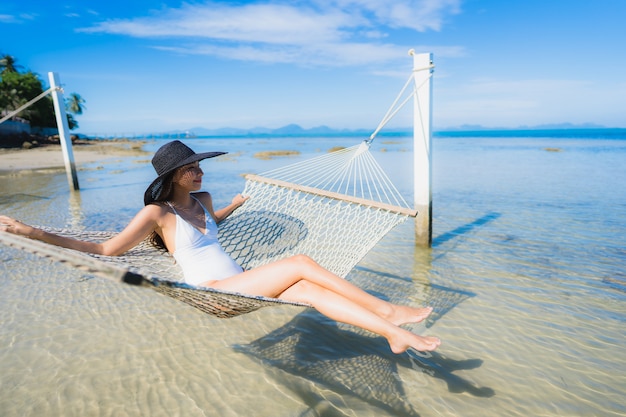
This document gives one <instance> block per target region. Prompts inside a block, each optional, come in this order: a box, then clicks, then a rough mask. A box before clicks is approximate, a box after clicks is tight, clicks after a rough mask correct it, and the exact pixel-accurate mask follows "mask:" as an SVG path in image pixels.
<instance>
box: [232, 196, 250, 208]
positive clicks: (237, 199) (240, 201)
mask: <svg viewBox="0 0 626 417" xmlns="http://www.w3.org/2000/svg"><path fill="white" fill-rule="evenodd" d="M249 198H250V197H244V196H243V195H241V194H237V195H236V196H234V197H233V201H232V204H233V205H234V206H235V208H237V207H241V206H243V203H245V202H246V200H248V199H249Z"/></svg>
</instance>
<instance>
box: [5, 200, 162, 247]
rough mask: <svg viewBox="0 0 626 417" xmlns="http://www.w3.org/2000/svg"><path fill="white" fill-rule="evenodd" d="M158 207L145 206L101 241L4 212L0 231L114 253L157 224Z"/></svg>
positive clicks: (132, 243)
mask: <svg viewBox="0 0 626 417" xmlns="http://www.w3.org/2000/svg"><path fill="white" fill-rule="evenodd" d="M161 210H162V208H161V207H159V206H156V205H153V204H151V205H148V206H146V207H144V208H143V209H142V210H141V211H140V212H139V213H137V215H136V216H135V217H134V218H133V220H132V221H131V222H130V223H129V224H128V226H126V228H125V229H124V230H123V231H122V232H120V233H118V234H117V235H115V236H114V237H112V238H111V239H109V240H106V241H104V242H89V241H84V240H79V239H74V238H71V237H66V236H59V235H57V234H55V233H50V232H47V231H45V230H42V229H39V228H37V227H33V226H30V225H28V224H25V223H22V222H20V221H18V220H16V219H14V218H12V217H8V216H3V215H0V232H8V233H13V234H15V235H20V236H25V237H28V238H31V239H36V240H40V241H42V242H46V243H50V244H52V245H56V246H60V247H63V248H68V249H74V250H78V251H81V252H88V253H95V254H99V255H109V256H115V255H121V254H123V253H124V252H126V251H128V250H129V249H131V248H133V247H134V246H136V245H137V244H139V243H140V242H141V241H142V240H143V239H145V238H146V237H147V236H148V235H149V234H150V233H152V231H154V230H155V229H156V228H157V227H159V223H160V218H161Z"/></svg>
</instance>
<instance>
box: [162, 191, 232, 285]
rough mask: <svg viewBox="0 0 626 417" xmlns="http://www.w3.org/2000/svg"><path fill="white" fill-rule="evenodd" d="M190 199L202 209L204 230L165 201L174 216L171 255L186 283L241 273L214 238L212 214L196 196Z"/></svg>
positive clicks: (191, 283) (219, 278) (192, 283)
mask: <svg viewBox="0 0 626 417" xmlns="http://www.w3.org/2000/svg"><path fill="white" fill-rule="evenodd" d="M192 197H193V196H192ZM193 198H194V199H195V200H196V201H197V202H198V203H199V204H200V206H201V207H202V210H203V211H204V218H205V233H202V232H201V231H200V230H198V229H197V228H196V227H195V226H193V225H192V224H191V223H189V222H187V221H186V220H185V219H183V218H182V217H181V216H180V215H179V214H178V212H177V211H176V210H175V209H174V207H173V206H172V205H171V204H169V203H168V204H169V205H170V207H171V208H172V210H173V211H174V214H175V215H176V236H175V245H176V250H175V251H174V253H173V254H172V255H173V256H174V259H176V262H177V263H178V264H179V265H180V267H181V268H182V270H183V275H184V276H185V282H186V283H187V284H190V285H199V284H201V283H203V282H205V281H213V280H222V279H225V278H228V277H231V276H233V275H237V274H239V273H241V272H243V269H242V268H241V267H240V266H239V265H238V264H237V263H236V262H235V261H234V260H233V259H232V258H231V257H230V256H229V255H228V254H227V253H226V252H224V249H223V248H222V246H221V245H220V243H219V241H218V240H217V224H215V220H213V217H212V216H211V214H209V212H208V210H207V209H206V208H205V207H204V206H203V205H202V203H200V201H199V200H198V199H197V198H195V197H193Z"/></svg>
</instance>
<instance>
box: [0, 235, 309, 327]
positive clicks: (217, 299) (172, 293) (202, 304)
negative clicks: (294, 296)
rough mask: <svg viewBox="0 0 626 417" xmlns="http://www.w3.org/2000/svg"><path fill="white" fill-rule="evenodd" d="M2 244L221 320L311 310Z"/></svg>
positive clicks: (27, 245)
mask: <svg viewBox="0 0 626 417" xmlns="http://www.w3.org/2000/svg"><path fill="white" fill-rule="evenodd" d="M87 233H88V232H87ZM0 242H1V243H3V244H5V245H7V246H10V247H13V248H16V249H20V250H24V251H27V252H30V253H33V254H35V255H38V256H41V257H44V258H48V259H53V260H55V261H59V262H61V263H64V264H67V265H68V266H71V267H75V268H78V269H80V270H82V271H85V272H87V273H89V274H93V275H96V276H99V277H103V278H106V279H108V280H111V281H114V282H118V283H120V282H121V283H125V284H130V285H136V286H142V287H147V288H151V289H153V290H155V291H157V292H160V293H161V294H164V295H167V296H169V297H171V298H174V299H177V300H179V301H182V302H184V303H187V304H189V305H191V306H193V307H195V308H197V309H199V310H201V311H203V312H205V313H209V314H211V315H214V316H216V317H219V318H230V317H235V316H238V315H240V314H245V313H249V312H252V311H255V310H258V309H259V308H261V307H266V306H275V305H292V306H299V307H310V306H309V305H308V304H304V303H296V302H290V301H285V300H280V299H277V298H270V297H262V296H252V295H246V294H240V293H236V292H229V291H222V290H218V289H215V288H207V287H195V286H192V285H188V284H185V283H182V282H177V281H172V280H168V279H163V278H158V277H154V276H151V275H148V274H144V273H142V272H141V271H138V270H137V271H135V270H132V269H131V268H129V267H126V266H122V265H121V264H120V265H118V264H115V263H113V262H108V261H103V260H100V259H97V258H94V257H93V256H91V255H88V254H86V253H82V252H77V251H74V250H71V249H64V248H60V247H58V246H55V245H50V244H48V243H44V242H40V241H37V240H33V239H28V238H26V237H23V236H17V235H13V234H10V233H6V232H0ZM112 258H114V257H112Z"/></svg>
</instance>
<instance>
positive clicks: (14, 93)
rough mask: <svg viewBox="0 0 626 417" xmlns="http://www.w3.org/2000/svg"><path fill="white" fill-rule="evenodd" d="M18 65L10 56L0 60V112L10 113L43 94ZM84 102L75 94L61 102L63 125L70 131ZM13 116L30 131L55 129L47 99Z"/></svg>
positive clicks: (40, 85)
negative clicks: (64, 121)
mask: <svg viewBox="0 0 626 417" xmlns="http://www.w3.org/2000/svg"><path fill="white" fill-rule="evenodd" d="M19 68H21V66H20V65H17V64H16V59H15V58H13V57H12V56H10V55H3V56H2V57H1V58H0V111H2V112H3V113H5V114H6V113H10V112H11V111H14V110H16V109H17V108H19V107H20V106H22V105H24V104H26V103H27V102H28V101H29V100H32V99H33V98H35V97H37V96H38V95H39V94H41V93H43V92H44V91H45V90H44V86H43V83H42V81H41V80H40V79H39V76H38V75H37V74H35V73H34V72H32V71H27V72H25V73H21V72H20V71H19ZM84 103H85V100H84V99H83V98H82V97H81V96H80V95H79V94H76V93H72V94H70V96H69V98H67V99H66V100H65V106H66V109H67V111H68V114H67V121H68V125H69V128H70V129H75V128H77V127H78V123H77V122H76V120H75V119H74V117H73V115H80V114H82V113H83V109H84ZM17 116H19V117H21V118H23V119H25V120H28V121H29V122H30V124H31V126H34V127H56V118H55V115H54V106H53V104H52V97H51V96H50V95H47V96H45V97H43V98H42V99H40V100H39V101H37V102H35V103H33V104H32V105H31V106H29V107H28V108H26V109H24V110H22V111H21V112H20V113H19V114H18V115H17Z"/></svg>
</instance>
